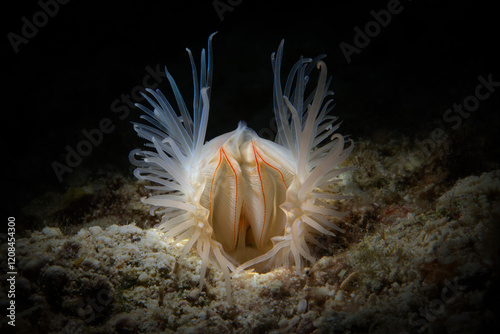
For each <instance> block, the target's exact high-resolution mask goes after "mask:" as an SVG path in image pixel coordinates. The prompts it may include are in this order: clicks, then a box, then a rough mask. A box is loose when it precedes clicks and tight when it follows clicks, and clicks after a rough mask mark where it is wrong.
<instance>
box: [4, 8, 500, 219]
mask: <svg viewBox="0 0 500 334" xmlns="http://www.w3.org/2000/svg"><path fill="white" fill-rule="evenodd" d="M221 2H222V3H228V2H226V1H225V0H221ZM232 3H233V4H237V3H238V1H233V2H232ZM292 3H293V2H290V1H273V2H267V1H249V0H243V1H241V3H240V4H237V5H236V6H232V11H225V12H224V13H223V18H224V20H223V21H221V19H220V17H219V16H218V14H217V12H216V10H215V8H214V2H213V1H198V2H182V3H181V1H175V2H172V1H142V2H139V1H120V2H117V3H114V4H113V5H110V4H109V2H100V1H78V0H73V1H70V2H69V3H68V4H64V5H59V8H58V12H57V14H56V15H55V16H54V17H52V18H49V19H48V22H47V24H46V25H45V26H43V27H41V28H38V30H39V31H38V33H37V34H36V35H35V36H34V37H32V38H30V39H29V42H28V43H27V44H21V45H20V46H19V52H18V53H15V52H14V50H13V47H12V45H11V43H10V42H9V40H8V38H7V34H8V33H9V32H13V33H15V34H18V35H21V29H22V26H23V21H22V17H26V18H27V19H28V20H29V21H30V22H33V15H34V14H35V13H37V12H38V11H40V10H41V7H40V5H39V4H38V3H37V2H36V1H33V0H31V1H23V2H22V3H19V4H17V5H12V4H9V5H6V4H3V5H2V7H3V9H2V24H3V31H2V33H3V37H2V41H3V42H2V46H1V59H2V62H1V63H2V72H1V79H2V81H3V89H2V92H3V93H4V96H3V98H2V102H3V103H2V111H3V113H2V121H1V122H2V123H1V124H2V130H3V131H2V153H3V156H2V165H3V168H4V169H3V170H4V172H3V173H2V176H3V178H4V179H5V182H4V185H5V187H2V190H3V192H4V193H5V194H6V198H7V200H4V204H6V206H7V208H6V210H5V211H4V212H5V214H6V215H7V216H16V215H18V214H19V213H20V210H22V206H23V205H25V204H27V203H28V202H29V201H30V200H32V199H33V198H35V197H36V196H39V195H40V194H42V193H44V192H46V191H49V190H55V191H61V192H64V191H65V189H67V188H68V187H69V186H71V185H72V184H82V183H84V182H85V179H86V178H87V177H91V176H92V174H98V173H102V172H103V171H111V172H119V173H122V174H124V175H129V176H130V175H131V172H132V167H131V166H130V164H129V162H128V157H127V155H128V152H129V151H130V150H132V149H134V148H137V147H140V146H141V145H142V140H140V139H138V138H137V137H136V135H135V133H134V132H133V130H132V126H131V124H130V122H131V121H137V120H138V116H139V115H140V113H139V111H138V109H137V108H135V109H133V110H131V112H130V115H129V116H128V117H127V118H125V119H123V120H120V119H119V118H118V117H117V116H118V115H117V114H115V113H113V112H112V110H111V107H110V105H111V103H112V102H113V101H114V100H115V99H117V98H118V99H119V98H120V96H121V94H124V93H125V94H130V92H131V90H132V88H134V87H136V86H137V85H140V84H142V80H143V78H144V76H145V75H146V74H147V72H146V71H145V68H146V66H150V67H152V68H155V67H156V65H157V64H162V66H163V65H167V66H168V68H169V70H170V72H171V73H172V75H173V76H174V78H175V79H176V80H177V83H178V85H179V88H180V90H181V92H182V93H183V95H184V98H185V100H186V103H187V105H188V106H190V105H191V96H192V82H191V69H190V65H189V60H188V57H187V53H186V52H185V48H186V47H189V48H190V49H191V50H192V51H193V55H194V56H195V60H196V62H197V64H199V56H200V51H201V48H203V47H206V43H207V38H208V36H209V34H210V33H212V32H214V31H218V32H219V33H218V34H217V35H216V36H215V37H214V42H213V44H214V58H215V63H214V64H215V65H214V67H215V69H214V82H213V90H212V102H211V110H210V113H211V114H210V115H211V116H210V120H209V133H208V137H209V138H212V137H214V136H216V135H220V134H223V133H225V132H228V131H231V130H233V129H235V128H236V126H237V123H238V121H240V120H245V121H246V122H247V123H248V125H249V126H250V127H252V128H254V129H255V130H256V131H257V132H259V130H260V129H262V128H268V127H269V121H270V120H271V118H272V71H271V62H270V55H271V53H272V52H273V51H275V50H276V49H277V47H278V45H279V42H280V40H281V39H282V38H284V39H285V40H286V43H285V51H284V65H283V69H284V71H283V72H284V73H287V71H288V69H289V68H290V66H292V64H293V63H294V62H295V61H296V60H297V59H298V57H299V56H300V55H304V56H306V57H314V56H316V55H318V54H321V53H325V54H327V55H328V57H327V58H326V60H325V61H326V64H327V65H328V70H329V73H330V74H331V75H332V76H333V83H332V89H333V90H334V91H335V98H336V103H337V104H336V107H335V110H334V113H335V114H336V115H338V116H339V117H340V119H342V120H343V123H342V127H341V131H340V132H341V133H342V134H350V135H351V136H352V138H354V139H355V140H360V139H368V140H371V139H374V140H375V138H380V137H379V136H377V134H379V133H381V132H384V131H386V132H388V133H390V136H391V137H392V138H402V136H406V137H407V138H408V139H409V140H410V141H412V142H413V141H414V140H415V139H423V138H425V137H426V136H428V135H429V133H430V132H431V131H432V129H434V128H436V127H440V128H442V129H444V130H445V131H446V132H447V133H448V134H450V135H451V136H456V135H460V138H465V140H462V141H461V145H463V149H464V150H466V151H470V152H475V151H477V150H481V151H483V153H484V151H486V154H488V155H489V154H490V152H491V156H492V157H494V156H498V153H499V152H498V151H499V149H498V125H499V122H498V119H499V117H498V110H499V103H498V100H499V96H500V89H498V90H499V91H496V92H495V93H493V94H492V96H491V97H490V98H489V99H487V100H485V101H482V102H481V104H480V107H479V109H478V110H477V111H475V112H474V113H473V114H472V115H471V117H470V118H469V119H467V120H464V126H462V127H460V128H459V129H458V130H456V131H455V130H452V129H451V128H450V124H445V123H444V122H442V115H443V113H444V111H445V110H446V109H448V108H451V107H452V106H453V104H454V103H462V101H463V99H464V98H465V97H467V96H468V95H471V94H474V90H475V88H476V86H477V85H478V84H479V82H478V79H477V77H478V76H479V75H482V76H484V77H485V78H486V77H487V76H488V74H490V73H492V75H493V79H494V80H495V81H500V72H499V71H498V70H497V67H496V63H497V62H498V56H499V53H498V52H497V51H495V50H496V48H497V47H498V32H499V29H498V11H497V10H494V9H493V7H490V5H486V4H482V3H480V2H473V1H451V0H436V1H423V0H414V1H401V6H402V8H403V10H402V12H401V13H400V14H397V15H393V16H392V18H391V22H390V24H389V25H388V26H387V27H385V28H382V29H381V32H380V33H379V34H378V35H377V36H375V37H373V38H372V40H371V42H370V43H369V45H368V46H366V47H365V48H363V49H362V50H361V52H360V53H359V54H354V55H352V62H351V63H350V64H348V63H347V61H346V59H345V57H344V55H343V54H342V52H341V50H340V48H339V44H340V43H341V42H346V43H349V44H351V45H353V44H354V34H355V32H354V30H353V29H354V27H356V26H358V27H359V28H360V29H362V30H363V29H364V26H365V24H366V23H368V22H369V21H372V20H373V17H372V15H371V14H370V11H371V10H375V11H380V10H382V9H386V8H387V3H388V1H362V2H359V1H337V2H332V1H307V2H303V3H300V4H297V3H295V4H292ZM160 88H161V89H162V90H163V91H164V92H169V85H168V82H167V80H166V79H164V80H163V82H162V84H161V85H160ZM103 118H109V119H111V120H112V121H113V125H114V126H116V128H115V130H114V131H113V132H112V133H111V134H106V135H104V138H103V141H102V143H101V144H100V145H98V146H97V147H94V149H93V152H92V154H90V155H89V156H88V157H86V158H85V159H84V160H83V162H82V163H81V164H80V165H79V166H78V167H76V168H75V169H74V171H73V172H72V173H66V174H64V181H63V182H59V181H58V180H57V178H56V176H55V173H54V171H53V169H52V166H51V163H52V162H53V161H59V162H61V163H64V158H65V155H66V153H67V152H66V149H65V147H66V146H67V145H69V146H71V147H73V148H75V147H76V145H77V143H78V142H80V141H81V140H82V139H85V138H84V136H83V135H82V130H84V129H87V130H90V129H93V128H96V127H98V124H99V122H100V121H101V120H102V119H103ZM467 131H469V132H467ZM479 143H480V144H481V145H479ZM479 147H480V148H479ZM478 160H481V159H476V158H475V157H474V156H473V155H472V156H468V157H467V159H465V158H464V161H463V166H462V165H461V162H460V161H459V162H458V165H457V166H455V168H456V173H455V174H456V176H458V177H463V176H467V175H470V174H472V173H476V174H477V173H481V172H483V171H486V170H488V169H489V168H491V167H492V166H493V167H495V166H496V167H497V168H498V164H496V165H495V163H493V164H491V162H488V164H486V163H482V162H481V161H479V162H478ZM18 223H19V224H21V223H22V222H20V221H18Z"/></svg>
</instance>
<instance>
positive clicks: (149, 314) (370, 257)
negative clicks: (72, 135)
mask: <svg viewBox="0 0 500 334" xmlns="http://www.w3.org/2000/svg"><path fill="white" fill-rule="evenodd" d="M446 159H448V155H447V154H446V151H445V150H439V151H435V152H433V153H432V154H425V153H423V152H421V151H420V150H419V148H418V147H417V146H415V145H413V144H412V143H410V142H409V141H407V140H406V141H405V140H401V139H400V140H382V141H380V142H379V143H374V142H372V141H363V140H361V141H359V142H358V143H357V148H356V149H355V151H354V152H353V154H352V155H351V157H350V158H349V160H348V161H347V162H346V164H347V165H350V166H355V167H357V169H356V170H355V171H353V172H350V173H349V174H346V175H344V176H343V178H344V184H343V185H342V186H341V188H342V189H340V190H341V191H342V192H344V193H350V194H353V195H355V199H353V200H347V201H342V202H339V203H338V204H339V206H340V207H341V208H342V210H344V211H347V212H349V213H348V215H347V216H346V217H345V218H344V219H343V220H342V221H340V222H338V224H339V226H340V227H342V228H344V229H346V233H345V234H341V235H339V236H337V237H336V238H334V237H324V236H322V237H319V238H320V240H319V241H320V243H321V244H323V245H326V247H325V248H324V249H321V248H318V249H315V252H316V255H317V258H318V261H317V262H316V263H314V264H312V265H311V266H310V267H308V268H307V269H306V270H305V271H304V272H303V273H301V274H300V275H298V274H296V273H295V271H294V270H293V268H281V269H276V270H274V271H271V272H268V273H260V274H259V273H255V272H243V273H240V274H238V275H235V276H234V277H233V279H232V290H233V291H232V299H233V303H232V304H230V303H228V300H227V297H226V291H225V287H224V279H223V275H222V273H221V271H220V270H219V269H218V268H217V267H214V266H210V267H209V269H208V272H207V279H206V280H205V287H204V288H203V290H202V291H200V290H199V271H200V263H201V260H200V258H199V256H198V255H197V254H196V252H195V251H191V252H190V253H189V254H188V256H187V257H185V258H184V259H179V255H180V253H181V250H182V246H183V245H182V243H179V244H175V243H172V242H170V241H169V240H166V239H165V238H163V237H162V233H161V232H159V231H157V230H156V229H154V225H155V224H156V223H157V222H158V220H159V219H158V217H152V216H150V215H149V213H148V210H149V208H148V207H146V206H144V205H143V204H141V202H140V197H141V196H144V195H145V194H146V191H147V190H145V189H144V182H139V181H135V180H133V179H131V178H126V177H123V176H120V175H116V174H111V175H110V174H106V175H101V176H99V177H95V178H92V179H91V178H85V180H84V181H82V182H80V183H79V184H78V183H76V184H75V185H74V186H72V187H70V188H69V189H68V190H67V192H66V193H64V194H62V193H47V194H45V195H44V196H42V197H40V198H38V199H37V200H35V201H33V202H32V203H30V204H29V205H28V206H27V207H26V208H25V210H24V218H23V219H27V220H30V221H31V222H32V223H31V227H30V229H28V230H26V231H23V233H22V234H21V235H19V236H18V239H17V242H16V267H17V269H18V273H19V274H18V276H17V277H16V292H17V293H16V303H17V315H16V328H17V329H18V330H21V332H26V333H28V332H29V333H36V332H39V333H181V332H182V333H264V332H271V333H388V332H391V333H425V332H429V333H471V332H479V331H481V330H482V329H486V328H488V326H491V325H496V324H498V319H497V318H496V317H495V313H496V312H497V311H498V303H497V301H496V297H498V296H499V278H498V271H497V266H498V260H499V259H498V255H499V245H500V243H499V242H498V235H499V233H498V232H499V231H498V230H499V225H498V222H499V221H500V170H494V169H493V170H490V171H486V172H484V173H481V174H478V175H470V176H467V177H459V178H455V179H453V177H450V174H449V170H448V169H447V168H446V165H447V164H446ZM2 238H3V239H2V246H1V248H2V252H6V249H7V247H8V246H7V243H6V238H5V236H2ZM1 261H2V264H1V265H2V268H5V267H6V266H7V264H6V262H5V261H6V260H5V258H2V259H1ZM4 278H5V277H4ZM4 278H2V280H1V284H2V289H1V292H0V304H1V305H2V308H3V309H4V307H7V306H8V304H6V303H8V300H7V287H6V286H5V285H4V284H5V282H6V280H5V279H4ZM7 320H8V319H6V318H4V319H2V323H1V328H2V332H3V329H4V328H6V326H7V324H6V321H7Z"/></svg>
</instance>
